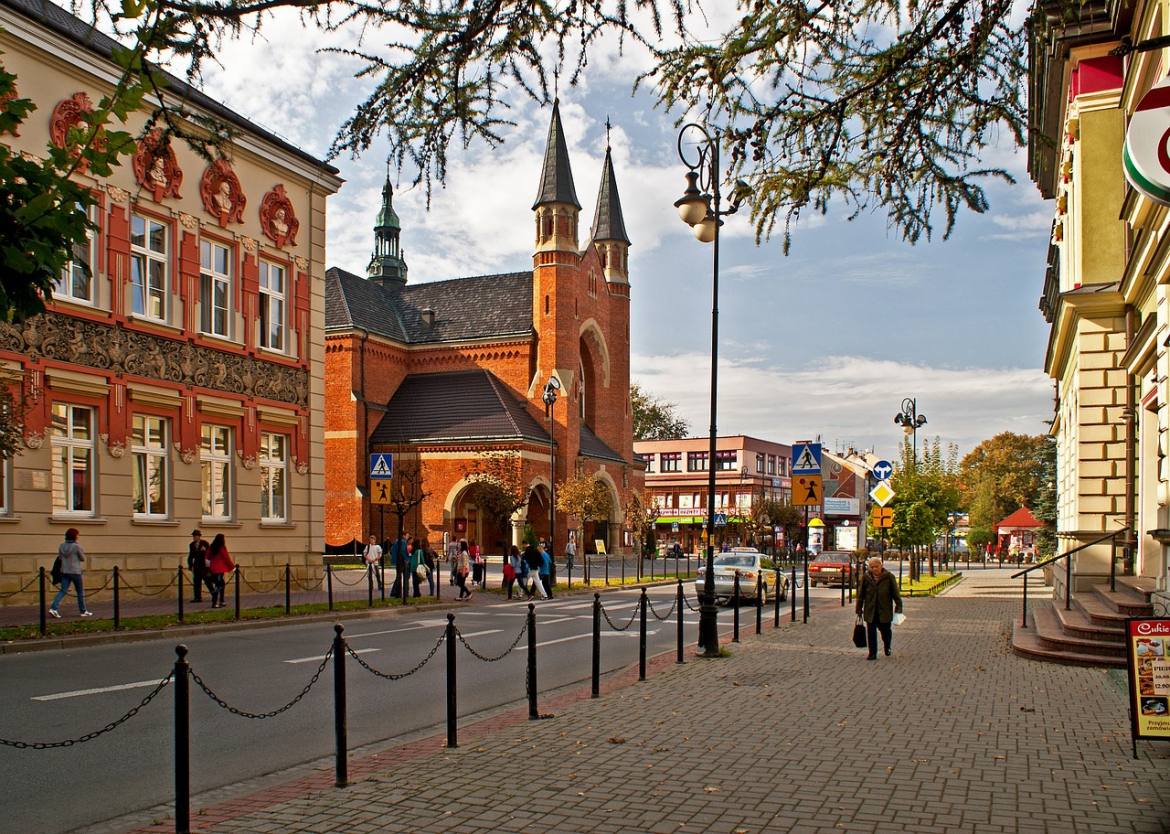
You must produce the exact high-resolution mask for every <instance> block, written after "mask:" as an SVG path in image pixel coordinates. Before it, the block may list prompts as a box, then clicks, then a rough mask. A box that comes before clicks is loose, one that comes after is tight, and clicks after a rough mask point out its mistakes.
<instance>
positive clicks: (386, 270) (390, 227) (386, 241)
mask: <svg viewBox="0 0 1170 834" xmlns="http://www.w3.org/2000/svg"><path fill="white" fill-rule="evenodd" d="M401 233H402V226H401V224H400V223H399V222H398V215H397V214H395V212H394V187H393V186H391V185H390V177H389V175H387V176H386V184H385V185H384V186H382V210H381V211H380V212H378V222H377V223H376V224H375V225H374V254H373V255H372V256H371V257H370V265H369V267H368V268H367V269H366V275H367V277H368V278H369V280H370V281H373V282H374V283H375V284H379V285H381V286H382V287H383V288H384V289H387V290H400V289H402V288H403V287H405V286H406V260H405V259H404V258H403V254H402V247H401V244H400V241H399V235H401Z"/></svg>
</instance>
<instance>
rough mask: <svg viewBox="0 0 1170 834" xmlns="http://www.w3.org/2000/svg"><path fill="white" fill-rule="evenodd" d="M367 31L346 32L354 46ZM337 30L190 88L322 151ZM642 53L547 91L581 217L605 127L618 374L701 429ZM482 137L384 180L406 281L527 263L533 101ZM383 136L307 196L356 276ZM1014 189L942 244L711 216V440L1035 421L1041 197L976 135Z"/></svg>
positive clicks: (346, 79) (689, 265)
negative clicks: (759, 225) (391, 197)
mask: <svg viewBox="0 0 1170 834" xmlns="http://www.w3.org/2000/svg"><path fill="white" fill-rule="evenodd" d="M380 40H385V38H381V39H379V37H378V36H377V33H373V34H370V33H367V35H366V38H365V41H364V43H363V47H364V48H373V47H374V46H375V44H377V43H378V42H380ZM330 45H334V46H353V45H354V40H353V37H352V36H345V35H341V34H334V35H323V34H322V33H320V32H318V31H315V30H314V31H306V30H304V29H303V27H302V26H301V24H300V22H299V21H298V19H297V18H296V17H295V16H292V15H287V16H285V17H281V18H277V19H276V20H274V21H271V22H270V23H269V24H267V25H266V26H265V28H264V31H263V37H257V38H252V39H248V40H245V41H240V42H236V43H229V44H226V45H225V46H224V49H223V50H222V52H221V66H219V67H209V68H207V72H206V73H205V77H204V89H205V90H206V92H208V93H209V94H211V95H213V96H215V97H216V98H219V99H220V100H222V101H224V102H225V103H226V104H228V105H229V106H231V107H232V108H234V109H235V110H237V111H238V112H240V113H241V114H243V115H245V116H247V117H248V118H250V119H252V120H254V121H256V122H257V123H259V124H261V125H263V126H265V127H267V128H268V129H270V130H272V131H274V132H276V133H278V134H280V135H282V136H284V137H286V138H287V139H289V140H290V141H292V142H294V143H296V144H298V145H300V146H301V147H303V148H305V149H306V150H308V151H309V152H311V153H314V154H317V155H320V156H324V155H325V154H326V152H327V150H328V147H329V144H330V141H331V140H332V138H333V135H334V133H335V132H336V130H337V128H338V126H339V125H340V124H341V122H342V121H343V120H344V118H345V117H346V116H348V115H349V114H350V113H351V112H352V109H353V108H354V107H355V106H356V105H357V104H358V103H359V102H360V101H361V100H362V98H363V95H364V93H365V92H366V91H367V88H366V86H365V85H366V83H367V82H364V81H361V80H355V79H354V78H353V74H354V72H355V71H356V70H357V69H358V68H359V67H358V65H357V64H356V63H355V62H354V61H353V60H352V59H348V58H345V57H342V56H339V55H336V54H328V53H324V52H321V51H320V49H321V48H322V47H325V46H330ZM644 66H645V58H644V57H642V56H639V55H637V54H631V53H627V54H625V55H621V56H619V55H618V54H617V53H616V52H614V51H611V52H609V53H608V54H605V53H602V54H596V55H594V56H593V60H592V61H591V64H590V70H589V72H588V74H587V75H586V78H585V81H584V83H583V84H581V85H579V86H577V87H574V88H571V89H565V88H562V89H561V91H560V93H561V95H560V98H561V112H562V118H563V121H564V126H565V133H566V135H567V138H568V141H569V145H570V153H571V159H572V166H573V175H574V179H575V183H576V188H577V195H578V198H579V199H580V201H581V202H582V204H583V206H584V208H583V211H582V227H583V229H587V227H588V225H589V223H590V221H591V220H592V218H593V212H594V206H595V202H596V195H597V188H598V185H599V183H600V178H601V164H602V159H603V157H604V154H605V147H606V129H605V122H606V119H607V118H608V119H609V120H610V121H611V123H612V125H613V130H612V133H611V135H610V139H609V141H610V143H611V144H612V147H613V154H614V160H615V168H616V173H617V179H618V187H619V190H620V193H621V199H622V205H623V210H624V213H625V219H626V227H627V231H628V234H629V236H630V238H631V240H632V241H633V245H632V248H631V251H630V283H631V295H632V316H633V321H632V327H631V336H632V340H633V353H634V355H633V357H632V363H633V376H634V379H635V380H637V381H640V382H641V383H642V385H643V387H644V388H645V389H647V390H648V391H649V392H651V393H652V394H654V395H657V396H659V397H661V398H662V399H665V400H667V401H670V402H673V403H675V404H677V410H678V413H679V414H680V415H681V416H682V417H684V418H685V419H687V420H688V421H689V422H690V424H691V428H692V431H693V433H694V434H696V435H700V436H704V435H705V434H706V432H707V428H708V423H709V407H710V386H709V379H710V363H711V352H710V326H711V285H712V281H711V275H712V270H711V249H710V246H709V245H704V244H700V243H699V242H697V241H696V240H695V239H694V238H693V237H692V235H691V232H690V230H689V229H688V228H687V227H686V226H684V225H683V224H682V222H681V221H680V220H679V219H678V215H677V213H676V211H675V209H674V207H673V203H674V201H675V200H676V199H677V198H678V197H679V196H680V195H681V193H682V190H683V187H684V184H685V183H684V180H683V174H684V172H685V168H684V167H683V165H682V163H681V162H679V160H678V157H677V154H676V146H675V141H676V137H677V129H676V127H675V116H676V114H669V113H663V112H662V111H660V110H656V109H655V108H654V107H653V102H652V100H651V99H650V98H649V97H648V96H647V95H645V94H642V93H639V94H638V95H636V96H634V95H631V87H632V82H633V79H634V77H635V76H636V74H637V72H638V71H639V70H640V69H642V68H643V67H644ZM513 104H514V107H513V109H512V110H511V111H510V113H509V114H508V117H509V118H510V119H511V120H512V121H514V122H515V126H514V127H511V128H504V129H503V138H504V140H505V142H504V145H503V146H502V147H499V148H496V149H494V150H493V149H488V148H486V147H483V146H473V147H471V148H469V149H468V150H466V151H462V150H460V149H458V148H453V149H452V158H451V165H450V175H449V177H448V179H447V182H446V185H445V187H440V188H437V189H436V191H435V192H434V194H433V196H432V200H431V205H430V208H429V210H428V209H427V206H426V197H425V194H424V193H423V192H422V190H421V189H414V190H412V189H410V188H409V183H410V180H411V177H410V176H408V175H405V174H404V175H403V179H402V181H401V182H398V181H397V178H396V177H395V184H396V188H397V194H396V197H395V208H396V210H397V212H398V215H399V217H400V218H401V220H402V226H403V231H402V244H403V247H404V249H405V254H406V259H407V263H408V265H409V268H410V280H411V281H412V282H425V281H434V280H442V279H448V278H454V277H459V276H466V275H482V274H490V273H495V272H507V271H514V270H523V269H529V268H531V263H532V261H531V256H532V251H533V225H532V219H531V218H532V215H531V205H532V200H533V199H534V197H535V195H536V188H537V178H538V175H539V172H540V163H541V155H542V152H543V146H544V141H545V137H546V133H547V130H548V122H549V118H550V111H549V109H547V108H545V109H541V108H539V107H537V106H536V105H534V104H532V103H530V102H526V101H521V100H519V99H515V100H514V101H513ZM387 150H388V145H387V144H386V143H385V142H382V143H380V144H377V145H375V146H374V147H373V148H372V149H371V150H370V151H369V152H368V153H366V154H365V155H364V156H363V157H362V158H360V159H349V158H343V159H338V160H335V164H336V165H337V166H338V167H339V168H340V169H341V172H342V176H343V177H344V178H345V179H346V181H347V183H346V185H345V186H344V187H343V188H342V190H341V192H340V193H339V194H338V195H337V196H336V197H334V198H332V199H331V200H330V203H329V220H328V223H329V232H328V263H329V265H331V266H339V267H342V268H344V269H347V270H349V271H351V272H355V273H358V274H364V270H365V266H366V264H367V263H368V261H369V257H370V252H371V249H372V245H373V235H372V231H371V227H372V225H373V221H374V217H375V215H376V213H377V211H378V208H379V204H380V198H381V187H382V183H383V181H384V179H385V176H386V170H387V168H386V154H387ZM985 161H986V162H988V163H990V164H995V165H1002V166H1004V167H1006V168H1008V169H1009V170H1010V171H1011V172H1013V173H1014V174H1015V176H1016V179H1017V181H1018V183H1017V184H1016V185H1014V186H1009V185H994V184H993V185H990V186H989V194H990V199H991V211H990V212H989V213H988V214H986V215H982V216H979V215H975V214H970V213H967V214H963V215H961V216H960V218H959V221H958V225H957V228H956V230H955V232H954V234H953V235H952V238H951V239H950V240H949V241H945V242H944V241H942V240H941V238H936V239H935V240H934V241H932V242H924V243H919V244H917V245H914V246H911V245H909V244H907V243H904V242H902V241H901V240H900V238H899V237H898V236H897V235H896V234H895V233H893V232H891V231H890V230H889V229H888V228H887V225H886V222H885V218H884V216H882V215H881V214H871V215H866V216H863V217H861V218H859V219H857V220H854V221H852V222H850V221H848V220H847V219H846V216H845V215H846V212H845V211H844V209H843V207H841V206H837V207H836V210H832V211H830V212H829V214H828V215H826V216H824V217H815V218H811V220H807V221H806V220H802V221H801V223H800V225H799V226H797V227H796V229H795V232H794V235H793V244H792V249H791V253H790V255H788V256H787V257H786V256H784V254H783V253H782V251H781V241H780V240H779V239H776V240H772V241H768V242H765V243H762V244H761V245H758V246H757V245H756V244H755V242H754V235H753V231H752V229H751V227H750V226H749V224H748V222H747V219H746V217H733V218H730V219H729V220H728V223H727V226H726V227H725V228H724V232H723V238H722V244H723V245H722V248H721V270H720V275H721V279H720V299H719V307H720V347H719V350H720V363H719V391H720V396H719V418H718V422H719V425H718V428H719V433H720V434H741V433H742V434H750V435H754V436H756V437H760V438H764V439H768V440H774V441H778V442H783V443H788V442H792V441H794V440H800V439H815V438H817V437H819V438H820V439H821V440H822V442H823V443H825V444H826V445H827V446H828V447H830V448H838V449H843V448H845V447H848V446H853V447H855V448H858V449H872V450H874V451H876V452H877V453H878V454H879V455H882V456H885V457H893V456H895V455H896V454H897V447H898V444H899V443H900V442H901V439H902V432H901V430H900V429H899V428H898V427H897V426H895V425H894V422H893V417H894V414H895V413H897V412H898V410H899V407H900V404H901V402H902V400H903V399H904V398H907V397H914V398H917V405H918V411H919V413H921V414H924V415H926V417H927V419H928V421H929V422H928V425H927V426H926V428H925V429H924V430H923V431H920V432H919V442H922V441H923V440H924V439H928V440H933V439H934V438H935V437H938V438H939V439H940V440H941V441H942V442H943V443H944V444H948V443H953V444H955V445H956V446H957V447H958V449H959V452H960V454H966V453H967V452H969V451H970V450H971V449H972V448H973V447H974V446H975V445H976V444H977V443H979V442H980V441H982V440H984V439H986V438H988V437H991V436H993V435H995V434H997V433H999V432H1003V431H1012V432H1018V433H1024V434H1039V433H1043V432H1044V431H1045V430H1046V426H1045V422H1044V421H1045V420H1046V419H1049V418H1050V416H1051V414H1052V396H1053V395H1052V385H1051V383H1050V381H1049V380H1048V379H1047V378H1046V377H1045V375H1044V373H1043V371H1042V367H1043V361H1044V352H1045V347H1046V342H1047V327H1046V325H1045V323H1044V320H1043V318H1042V317H1041V315H1040V313H1039V311H1038V309H1037V303H1038V300H1039V297H1040V294H1041V290H1042V287H1043V279H1044V257H1045V254H1046V252H1047V245H1048V243H1047V241H1048V229H1049V225H1050V222H1051V217H1052V207H1051V205H1049V204H1046V203H1044V202H1043V201H1042V200H1041V199H1040V197H1039V194H1038V192H1037V191H1036V189H1035V187H1034V186H1033V185H1032V184H1031V182H1030V181H1029V180H1028V177H1027V174H1026V169H1025V165H1026V155H1025V154H1024V152H1023V151H1017V150H1015V149H1013V148H1011V147H1009V146H1004V147H996V148H991V149H989V150H988V152H987V154H986V158H985Z"/></svg>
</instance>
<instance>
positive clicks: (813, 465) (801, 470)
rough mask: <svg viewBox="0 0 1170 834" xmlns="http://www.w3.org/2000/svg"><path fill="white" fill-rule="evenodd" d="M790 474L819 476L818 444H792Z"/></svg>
mask: <svg viewBox="0 0 1170 834" xmlns="http://www.w3.org/2000/svg"><path fill="white" fill-rule="evenodd" d="M792 474H794V475H819V474H821V444H820V443H794V444H792ZM818 503H819V502H818Z"/></svg>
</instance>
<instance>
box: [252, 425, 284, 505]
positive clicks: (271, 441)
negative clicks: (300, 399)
mask: <svg viewBox="0 0 1170 834" xmlns="http://www.w3.org/2000/svg"><path fill="white" fill-rule="evenodd" d="M290 445H291V442H290V439H289V436H288V435H287V434H279V433H277V432H268V431H265V432H260V450H259V459H260V461H259V462H260V520H261V521H262V522H270V523H272V522H286V521H288V499H289V494H288V492H289V482H288V453H289V446H290ZM278 481H279V483H280V484H282V485H283V489H282V490H281V494H280V495H279V498H278V496H277V495H276V491H275V489H274V487H275V486H276V484H277V482H278ZM278 500H279V506H277V504H278Z"/></svg>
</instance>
